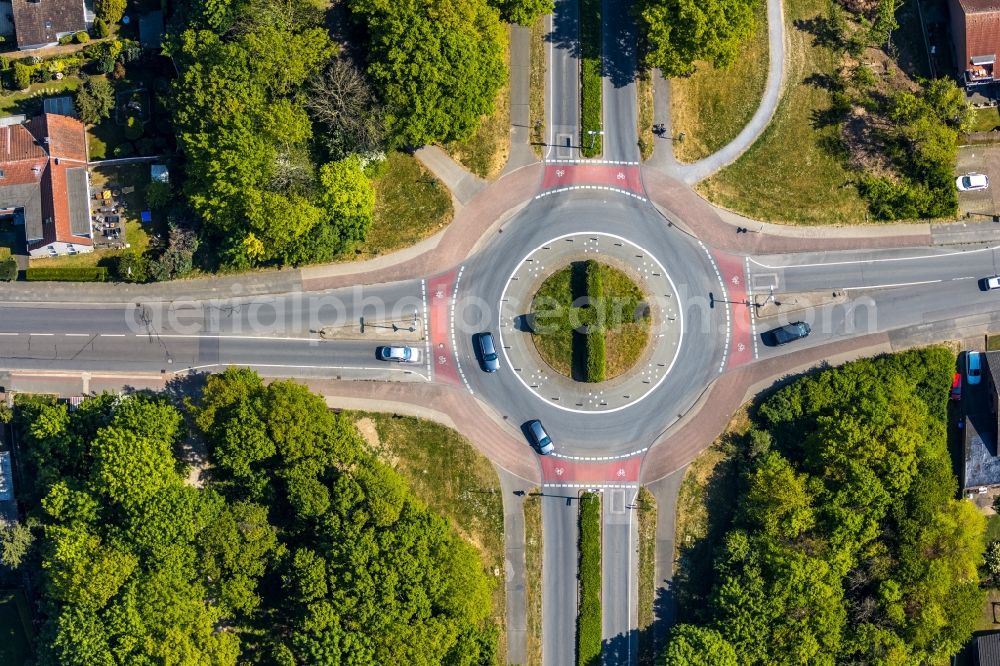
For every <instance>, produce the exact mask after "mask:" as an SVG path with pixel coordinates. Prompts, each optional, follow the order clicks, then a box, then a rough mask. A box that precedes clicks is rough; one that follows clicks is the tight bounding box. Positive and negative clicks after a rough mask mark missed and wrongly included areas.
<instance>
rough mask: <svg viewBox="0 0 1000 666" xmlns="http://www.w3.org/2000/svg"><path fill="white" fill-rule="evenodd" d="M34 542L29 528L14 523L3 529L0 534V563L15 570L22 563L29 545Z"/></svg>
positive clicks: (29, 548) (29, 547)
mask: <svg viewBox="0 0 1000 666" xmlns="http://www.w3.org/2000/svg"><path fill="white" fill-rule="evenodd" d="M34 541H35V535H34V534H32V532H31V528H29V527H28V526H27V525H24V524H23V523H14V524H13V525H9V526H7V527H5V528H3V531H2V532H0V562H3V563H4V565H6V566H8V567H10V568H11V569H17V568H18V567H19V566H21V563H22V562H24V558H25V557H27V555H28V551H30V550H31V544H32V543H34Z"/></svg>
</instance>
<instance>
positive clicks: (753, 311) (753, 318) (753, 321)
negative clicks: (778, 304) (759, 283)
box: [745, 257, 757, 361]
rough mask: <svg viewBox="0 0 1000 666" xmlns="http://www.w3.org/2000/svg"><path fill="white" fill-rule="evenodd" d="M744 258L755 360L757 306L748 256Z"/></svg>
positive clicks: (754, 356)
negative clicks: (754, 301)
mask: <svg viewBox="0 0 1000 666" xmlns="http://www.w3.org/2000/svg"><path fill="white" fill-rule="evenodd" d="M745 259H746V271H747V272H746V278H745V279H746V283H747V300H748V301H750V304H751V305H750V307H748V308H747V309H748V310H750V337H751V338H752V339H753V359H754V360H755V361H756V360H757V315H756V312H757V308H756V306H755V305H754V304H753V286H752V284H751V280H750V257H745Z"/></svg>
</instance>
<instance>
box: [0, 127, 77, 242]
mask: <svg viewBox="0 0 1000 666" xmlns="http://www.w3.org/2000/svg"><path fill="white" fill-rule="evenodd" d="M86 166H87V134H86V130H85V128H84V126H83V123H81V122H80V121H79V120H76V119H75V118H70V117H68V116H60V115H55V114H44V115H41V116H38V117H36V118H32V119H31V120H30V121H28V122H27V123H24V124H18V125H7V126H3V127H0V169H2V170H3V178H2V179H0V187H3V186H4V185H22V184H31V183H39V184H40V186H41V199H42V201H41V204H42V206H41V210H42V220H43V224H42V235H43V239H42V240H41V241H38V242H37V243H34V244H32V248H31V249H36V248H38V247H43V246H45V245H48V244H49V243H54V242H57V241H59V242H64V243H74V244H79V245H92V244H93V240H92V239H91V238H87V237H84V236H76V235H74V234H73V231H72V228H71V223H70V202H69V191H68V188H67V178H66V170H67V169H71V168H79V167H86ZM80 205H82V206H89V205H90V204H89V201H83V202H80ZM88 214H89V213H88ZM50 220H51V222H50Z"/></svg>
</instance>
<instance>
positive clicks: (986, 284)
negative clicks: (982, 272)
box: [979, 275, 1000, 291]
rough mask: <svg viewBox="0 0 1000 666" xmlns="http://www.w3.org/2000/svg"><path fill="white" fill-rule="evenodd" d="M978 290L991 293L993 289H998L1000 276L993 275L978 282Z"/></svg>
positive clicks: (999, 287)
mask: <svg viewBox="0 0 1000 666" xmlns="http://www.w3.org/2000/svg"><path fill="white" fill-rule="evenodd" d="M979 288H980V289H982V290H983V291H992V290H993V289H1000V275H994V276H993V277H988V278H983V279H982V280H980V281H979Z"/></svg>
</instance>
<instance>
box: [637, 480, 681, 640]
mask: <svg viewBox="0 0 1000 666" xmlns="http://www.w3.org/2000/svg"><path fill="white" fill-rule="evenodd" d="M685 471H687V466H684V467H682V468H680V469H678V470H677V471H676V472H673V473H672V474H670V475H669V476H665V477H663V478H662V479H659V480H657V481H654V482H653V483H650V484H648V485H647V486H646V489H647V490H649V492H651V493H652V494H653V497H654V498H656V564H655V572H654V576H655V582H654V586H655V589H656V591H655V592H654V595H653V627H652V631H653V640H654V645H655V652H656V654H662V651H663V647H664V643H665V640H666V637H667V630H668V629H670V627H672V626H673V625H674V621H675V618H676V614H677V609H676V605H675V600H674V591H673V577H674V535H675V533H676V528H675V525H676V518H677V496H678V493H679V492H680V489H681V482H682V481H683V480H684V472H685Z"/></svg>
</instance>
